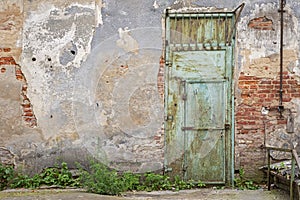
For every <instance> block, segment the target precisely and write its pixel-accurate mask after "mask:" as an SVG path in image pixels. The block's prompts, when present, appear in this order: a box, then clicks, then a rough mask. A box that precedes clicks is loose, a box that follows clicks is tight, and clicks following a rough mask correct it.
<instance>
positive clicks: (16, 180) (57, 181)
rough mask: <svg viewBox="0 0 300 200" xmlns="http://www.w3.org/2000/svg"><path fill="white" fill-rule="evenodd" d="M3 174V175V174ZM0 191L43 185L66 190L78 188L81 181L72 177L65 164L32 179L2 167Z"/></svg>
mask: <svg viewBox="0 0 300 200" xmlns="http://www.w3.org/2000/svg"><path fill="white" fill-rule="evenodd" d="M2 172H3V173H2ZM0 174H1V175H0V176H1V177H0V181H1V186H0V189H1V190H3V189H6V188H31V189H34V188H38V187H40V186H42V185H47V186H52V185H55V186H57V187H62V188H65V187H67V186H71V187H78V186H79V180H78V179H75V178H73V177H72V174H71V172H70V170H69V169H68V166H67V163H65V162H63V163H62V164H61V166H58V165H57V166H55V167H53V168H47V169H45V170H44V171H43V172H42V173H40V174H36V175H34V176H32V177H29V176H27V175H24V174H22V173H20V172H17V171H15V170H14V169H13V167H11V166H3V165H0Z"/></svg>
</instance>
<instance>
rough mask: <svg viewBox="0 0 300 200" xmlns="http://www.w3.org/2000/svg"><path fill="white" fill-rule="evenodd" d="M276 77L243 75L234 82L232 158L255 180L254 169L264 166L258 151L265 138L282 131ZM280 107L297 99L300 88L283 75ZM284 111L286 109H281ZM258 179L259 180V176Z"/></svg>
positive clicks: (282, 118) (262, 156)
mask: <svg viewBox="0 0 300 200" xmlns="http://www.w3.org/2000/svg"><path fill="white" fill-rule="evenodd" d="M279 76H280V75H279V74H278V76H277V77H274V78H259V77H255V76H246V75H245V74H244V73H243V72H242V73H241V74H240V76H239V79H238V91H239V92H240V98H241V99H240V102H239V103H238V105H236V113H235V119H236V148H235V151H236V156H237V157H238V159H237V160H238V162H239V163H236V164H238V165H240V166H239V167H240V168H244V169H246V170H247V171H248V172H247V174H248V175H249V176H251V177H255V174H257V173H259V172H258V168H259V167H261V166H263V165H265V164H266V157H265V156H266V154H265V150H264V149H263V148H262V147H263V146H264V145H265V143H268V141H266V140H267V139H266V138H267V134H269V132H270V131H274V130H276V129H277V128H284V129H285V128H286V119H287V118H286V116H287V115H286V114H285V113H283V114H282V116H281V115H280V113H279V111H278V106H279V89H280V81H279V79H280V77H279ZM282 83H283V85H282V88H283V105H289V104H288V103H289V102H290V101H291V100H292V99H293V98H298V97H299V96H300V85H297V81H296V80H295V79H294V78H293V77H292V76H290V75H289V73H288V72H287V71H284V72H283V81H282ZM262 107H267V109H268V110H269V114H268V115H263V114H262V112H261V110H262ZM285 108H286V109H289V108H288V107H286V106H285ZM258 177H260V178H263V176H262V174H260V175H259V176H258Z"/></svg>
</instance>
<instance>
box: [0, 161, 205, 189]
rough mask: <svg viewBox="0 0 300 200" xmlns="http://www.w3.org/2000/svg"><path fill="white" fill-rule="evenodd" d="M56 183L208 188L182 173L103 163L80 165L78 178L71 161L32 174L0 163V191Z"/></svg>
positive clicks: (63, 186)
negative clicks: (115, 167)
mask: <svg viewBox="0 0 300 200" xmlns="http://www.w3.org/2000/svg"><path fill="white" fill-rule="evenodd" d="M44 185H46V186H53V185H55V186H56V187H61V188H65V187H67V186H71V187H83V188H85V189H86V190H87V191H88V192H92V193H97V194H104V195H119V194H121V193H122V192H126V191H135V190H144V191H154V190H173V191H178V190H182V189H192V188H199V187H204V186H205V184H203V183H202V182H201V181H199V182H195V181H192V180H190V181H183V180H182V179H181V178H180V177H179V176H176V177H175V178H174V181H171V180H170V177H168V176H166V175H161V174H156V173H152V172H148V173H145V174H143V175H139V174H133V173H132V172H125V173H122V174H118V173H117V171H115V170H110V169H109V168H107V167H106V166H105V165H103V164H101V163H91V165H90V170H89V171H85V170H83V168H82V167H80V174H79V177H78V178H74V177H72V174H71V172H70V170H69V168H68V166H67V163H65V162H62V163H61V165H56V166H55V167H52V168H47V169H45V170H44V171H43V172H41V173H39V174H35V175H34V176H32V177H30V176H28V175H24V174H22V173H21V172H18V171H16V170H14V168H13V167H12V166H4V165H1V164H0V190H3V189H7V188H30V189H35V188H39V187H41V186H44Z"/></svg>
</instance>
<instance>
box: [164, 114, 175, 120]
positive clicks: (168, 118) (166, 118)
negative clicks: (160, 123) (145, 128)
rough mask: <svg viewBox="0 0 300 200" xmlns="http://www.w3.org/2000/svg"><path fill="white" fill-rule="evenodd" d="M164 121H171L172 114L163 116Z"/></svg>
mask: <svg viewBox="0 0 300 200" xmlns="http://www.w3.org/2000/svg"><path fill="white" fill-rule="evenodd" d="M165 120H166V121H173V116H172V115H168V116H166V117H165Z"/></svg>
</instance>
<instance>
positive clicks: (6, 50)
mask: <svg viewBox="0 0 300 200" xmlns="http://www.w3.org/2000/svg"><path fill="white" fill-rule="evenodd" d="M3 51H4V52H10V51H11V48H3Z"/></svg>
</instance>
